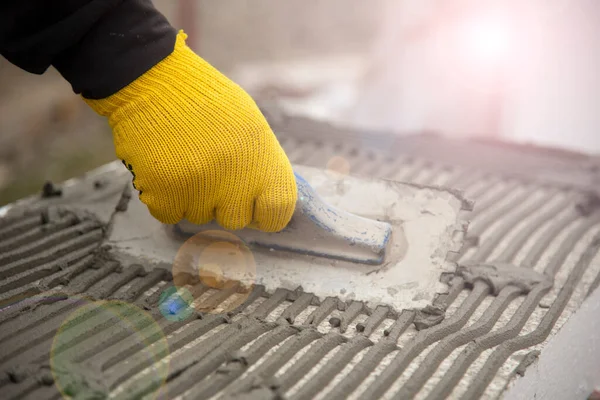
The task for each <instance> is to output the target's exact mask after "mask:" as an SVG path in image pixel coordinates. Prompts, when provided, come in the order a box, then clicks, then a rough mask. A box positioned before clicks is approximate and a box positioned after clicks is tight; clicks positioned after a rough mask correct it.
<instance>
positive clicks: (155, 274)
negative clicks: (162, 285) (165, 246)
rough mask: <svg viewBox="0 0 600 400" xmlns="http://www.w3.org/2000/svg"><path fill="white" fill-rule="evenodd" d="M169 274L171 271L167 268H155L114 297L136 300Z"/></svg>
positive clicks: (129, 300) (116, 298)
mask: <svg viewBox="0 0 600 400" xmlns="http://www.w3.org/2000/svg"><path fill="white" fill-rule="evenodd" d="M168 274H169V272H168V271H167V270H165V269H162V268H156V269H153V270H152V271H150V272H148V273H147V274H146V275H145V276H142V278H141V279H140V280H138V281H137V282H134V283H133V285H131V287H130V288H129V289H128V290H127V291H126V292H122V293H120V294H118V295H116V296H114V297H113V299H114V300H117V301H125V302H134V301H135V300H137V299H138V297H140V296H141V295H142V294H144V292H145V291H146V290H148V289H150V288H151V287H154V286H155V285H156V284H158V283H159V282H162V281H163V280H165V279H166V278H167V277H168ZM159 291H160V290H159Z"/></svg>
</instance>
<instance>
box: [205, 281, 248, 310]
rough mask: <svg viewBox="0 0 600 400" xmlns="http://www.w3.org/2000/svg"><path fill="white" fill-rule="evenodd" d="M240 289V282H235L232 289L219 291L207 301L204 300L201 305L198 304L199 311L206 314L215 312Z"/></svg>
mask: <svg viewBox="0 0 600 400" xmlns="http://www.w3.org/2000/svg"><path fill="white" fill-rule="evenodd" d="M239 287H240V284H239V282H235V283H234V284H233V285H232V286H231V287H228V288H224V289H219V290H217V291H216V292H215V293H213V294H212V295H210V296H209V297H208V298H207V299H206V300H203V301H202V302H201V303H200V304H198V307H199V311H201V312H206V313H211V312H213V311H214V310H216V309H217V307H219V305H220V304H221V303H223V302H224V301H225V300H227V299H228V298H230V297H231V296H233V295H234V294H235V293H237V291H238V289H239Z"/></svg>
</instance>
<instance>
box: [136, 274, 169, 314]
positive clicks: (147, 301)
mask: <svg viewBox="0 0 600 400" xmlns="http://www.w3.org/2000/svg"><path fill="white" fill-rule="evenodd" d="M173 287H175V284H174V283H173V282H172V281H170V282H168V283H167V284H166V285H164V286H163V287H161V288H159V289H158V290H157V291H156V292H154V293H152V294H151V295H150V296H148V297H145V298H140V299H138V300H137V303H138V304H139V305H140V306H141V307H142V308H144V309H145V310H152V309H154V308H155V307H157V306H158V302H159V300H160V298H161V296H162V294H163V293H166V292H168V291H170V290H171V289H172V288H173Z"/></svg>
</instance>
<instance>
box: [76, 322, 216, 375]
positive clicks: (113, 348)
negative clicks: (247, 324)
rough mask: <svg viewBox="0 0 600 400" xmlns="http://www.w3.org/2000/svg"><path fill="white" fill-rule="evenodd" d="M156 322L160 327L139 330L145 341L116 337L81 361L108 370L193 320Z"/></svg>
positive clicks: (152, 325) (150, 326)
mask: <svg viewBox="0 0 600 400" xmlns="http://www.w3.org/2000/svg"><path fill="white" fill-rule="evenodd" d="M158 313H160V312H159V311H158V312H156V313H153V315H152V317H153V318H156V314H158ZM192 321H193V320H192ZM156 323H157V324H158V329H157V327H156V325H154V324H151V325H149V326H148V327H146V328H142V330H141V331H140V332H139V333H140V336H142V337H144V339H145V341H144V342H141V341H140V340H139V337H134V336H127V337H125V338H116V339H115V340H114V341H113V343H112V344H109V345H107V346H106V347H105V348H104V350H103V351H101V352H100V353H98V354H90V356H89V357H86V358H85V360H81V361H87V363H89V364H90V365H93V366H94V368H96V369H98V370H99V371H106V370H108V369H110V368H112V367H114V366H115V365H117V364H119V363H120V362H122V361H123V360H126V359H127V358H129V357H133V356H134V355H135V354H136V353H138V352H140V351H141V350H143V348H144V346H146V345H152V344H153V343H156V342H157V341H158V340H160V339H162V338H163V337H166V336H168V335H170V334H171V333H173V332H175V331H176V330H177V329H179V328H181V327H182V326H184V325H186V324H189V323H191V321H188V320H185V321H169V320H167V319H165V318H162V319H157V320H156ZM219 323H220V322H219Z"/></svg>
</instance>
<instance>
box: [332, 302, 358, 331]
mask: <svg viewBox="0 0 600 400" xmlns="http://www.w3.org/2000/svg"><path fill="white" fill-rule="evenodd" d="M364 310H365V305H364V303H362V302H360V301H352V302H351V303H350V305H349V306H348V307H347V308H346V311H344V312H343V313H342V315H340V317H339V328H340V332H341V333H344V332H346V330H347V329H348V326H350V324H351V323H352V321H354V320H355V319H356V317H358V315H359V314H361V313H362V312H363V311H364ZM335 322H337V321H336V320H334V319H331V320H330V324H331V326H332V327H334V328H335V327H336V324H335Z"/></svg>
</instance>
